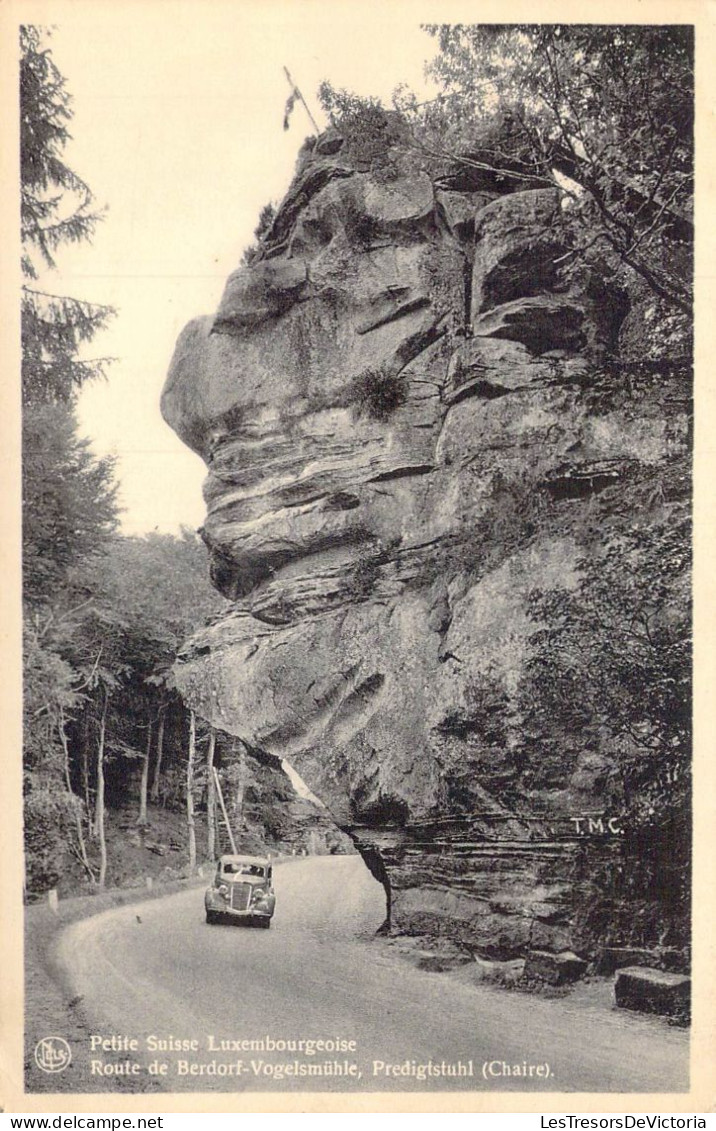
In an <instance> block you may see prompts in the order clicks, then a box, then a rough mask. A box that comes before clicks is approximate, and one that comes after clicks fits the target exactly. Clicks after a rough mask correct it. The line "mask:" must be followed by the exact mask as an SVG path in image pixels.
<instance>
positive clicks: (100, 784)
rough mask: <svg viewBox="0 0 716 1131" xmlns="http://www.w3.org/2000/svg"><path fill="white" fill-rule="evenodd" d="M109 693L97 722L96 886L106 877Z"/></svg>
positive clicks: (103, 881) (101, 886)
mask: <svg viewBox="0 0 716 1131" xmlns="http://www.w3.org/2000/svg"><path fill="white" fill-rule="evenodd" d="M108 706H109V694H108V693H106V692H105V696H104V706H103V707H102V719H101V721H100V724H99V741H98V743H97V797H96V799H95V828H96V829H97V836H98V837H99V877H98V879H97V886H98V887H100V888H103V887H104V883H105V880H106V878H107V839H106V837H105V829H104V738H105V734H106V731H107V708H108Z"/></svg>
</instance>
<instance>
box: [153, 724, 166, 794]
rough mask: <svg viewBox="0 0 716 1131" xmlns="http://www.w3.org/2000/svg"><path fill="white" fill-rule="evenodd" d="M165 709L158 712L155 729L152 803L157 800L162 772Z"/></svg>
mask: <svg viewBox="0 0 716 1131" xmlns="http://www.w3.org/2000/svg"><path fill="white" fill-rule="evenodd" d="M165 719H166V707H162V708H161V710H160V712H159V726H158V727H157V760H156V762H155V763H154V777H153V778H152V801H158V800H159V778H160V774H161V770H162V756H163V754H164V722H165Z"/></svg>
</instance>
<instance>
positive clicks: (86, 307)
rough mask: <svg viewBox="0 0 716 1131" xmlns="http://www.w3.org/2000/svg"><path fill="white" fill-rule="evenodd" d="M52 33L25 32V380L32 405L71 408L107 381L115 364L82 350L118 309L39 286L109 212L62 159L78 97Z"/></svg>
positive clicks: (22, 40)
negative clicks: (50, 41)
mask: <svg viewBox="0 0 716 1131" xmlns="http://www.w3.org/2000/svg"><path fill="white" fill-rule="evenodd" d="M46 36H47V33H46V32H44V31H43V30H42V29H40V28H37V27H32V26H24V27H21V28H20V53H21V58H20V219H21V232H22V270H23V275H24V277H25V279H27V280H30V282H26V283H25V284H24V285H23V288H22V378H23V400H24V403H29V402H37V401H43V400H55V401H57V400H59V401H64V402H69V401H70V400H71V399H72V397H73V395H74V394H75V393H76V392H77V391H78V390H79V389H80V388H81V387H82V385H83V384H84V383H85V382H86V381H88V380H91V379H92V378H95V377H99V376H103V375H104V373H105V369H106V365H107V363H108V360H109V359H106V358H99V359H95V360H91V361H88V360H85V359H82V358H80V357H79V356H78V354H79V350H80V347H81V346H82V345H84V344H85V343H86V342H89V341H91V340H92V338H93V337H94V336H95V334H96V333H97V332H98V331H99V330H101V329H103V328H104V326H105V325H106V324H107V322H108V320H109V319H110V317H111V316H112V314H113V311H112V309H111V308H110V307H107V306H100V305H96V304H93V303H88V302H83V301H80V300H79V299H75V298H70V297H67V296H62V295H54V294H50V293H48V292H47V291H45V290H43V289H41V288H39V287H35V286H32V285H31V283H34V282H37V280H38V279H39V278H40V276H41V274H42V273H43V272H46V271H48V270H52V269H53V268H55V267H56V259H55V256H56V253H57V251H58V249H59V248H60V247H62V246H63V245H65V244H72V243H82V242H83V241H88V240H91V239H92V236H93V235H94V232H95V229H96V226H97V224H98V222H99V220H100V219H101V215H102V214H101V212H98V211H96V210H95V209H94V198H93V196H92V193H91V192H90V189H89V188H88V186H87V185H86V184H85V182H84V181H83V180H82V179H81V178H80V177H78V176H77V174H76V173H74V172H73V171H72V170H71V169H70V168H69V166H68V165H67V164H66V163H65V162H64V160H63V158H62V154H63V150H64V147H65V146H66V144H67V142H68V141H69V140H70V137H71V135H70V133H69V130H68V128H67V124H68V122H69V121H70V120H71V118H72V111H71V108H70V96H69V94H68V92H67V90H66V84H65V80H64V78H63V76H62V75H61V74H60V72H59V71H58V69H57V67H56V66H55V64H54V62H53V61H52V56H51V52H50V50H49V49H48V48H47V47H44V46H43V41H44V39H45V38H46Z"/></svg>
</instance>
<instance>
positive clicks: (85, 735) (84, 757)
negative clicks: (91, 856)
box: [80, 711, 94, 838]
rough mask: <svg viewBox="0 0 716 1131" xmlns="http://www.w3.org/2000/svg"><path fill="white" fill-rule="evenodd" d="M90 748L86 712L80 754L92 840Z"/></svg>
mask: <svg viewBox="0 0 716 1131" xmlns="http://www.w3.org/2000/svg"><path fill="white" fill-rule="evenodd" d="M88 747H89V712H88V711H85V713H84V718H83V720H82V726H81V728H80V753H81V758H82V793H83V795H84V799H85V811H86V813H87V832H88V835H89V836H90V838H92V837H93V836H94V823H93V821H92V806H91V804H90V787H89V759H88V757H87V749H88Z"/></svg>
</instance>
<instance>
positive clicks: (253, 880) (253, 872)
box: [204, 856, 276, 928]
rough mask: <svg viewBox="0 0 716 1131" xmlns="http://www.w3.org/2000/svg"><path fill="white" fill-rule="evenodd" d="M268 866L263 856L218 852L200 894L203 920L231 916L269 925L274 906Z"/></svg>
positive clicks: (210, 921)
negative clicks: (213, 870)
mask: <svg viewBox="0 0 716 1131" xmlns="http://www.w3.org/2000/svg"><path fill="white" fill-rule="evenodd" d="M271 870H272V869H271V861H270V860H269V859H267V858H266V857H265V856H221V857H220V858H219V862H218V864H217V866H216V875H215V876H214V879H213V882H212V885H211V887H209V888H207V889H206V895H205V896H204V906H205V908H206V921H207V923H218V922H220V921H222V920H223V921H229V920H233V921H235V922H244V923H247V924H249V925H250V926H259V927H266V928H268V927H270V926H271V917H272V915H273V912H274V907H275V906H276V896H275V894H274V890H273V887H272V885H271Z"/></svg>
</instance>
